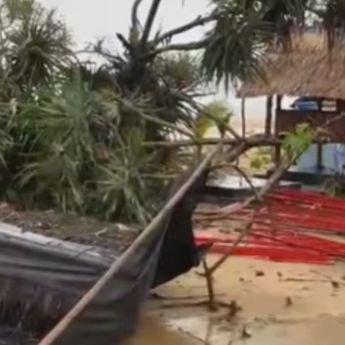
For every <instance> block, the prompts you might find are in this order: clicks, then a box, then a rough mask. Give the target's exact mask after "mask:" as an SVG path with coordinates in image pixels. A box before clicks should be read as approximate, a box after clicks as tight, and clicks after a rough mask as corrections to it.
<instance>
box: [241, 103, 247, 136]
mask: <svg viewBox="0 0 345 345" xmlns="http://www.w3.org/2000/svg"><path fill="white" fill-rule="evenodd" d="M241 117H242V137H243V138H245V137H246V132H247V124H246V99H245V97H242V102H241Z"/></svg>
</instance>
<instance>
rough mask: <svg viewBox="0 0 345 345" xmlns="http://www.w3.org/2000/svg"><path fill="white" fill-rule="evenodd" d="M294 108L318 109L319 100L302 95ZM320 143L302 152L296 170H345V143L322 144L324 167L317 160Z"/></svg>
mask: <svg viewBox="0 0 345 345" xmlns="http://www.w3.org/2000/svg"><path fill="white" fill-rule="evenodd" d="M292 108H294V109H296V110H299V111H310V110H317V109H318V101H317V99H316V98H312V97H301V98H299V99H297V100H296V101H295V102H294V103H293V104H292ZM317 150H318V145H316V144H314V145H311V147H310V148H309V149H308V150H307V151H306V152H304V153H303V154H302V156H301V157H300V158H299V160H298V161H297V164H296V165H297V166H296V168H295V169H294V170H297V171H303V170H306V169H311V168H314V169H320V168H322V169H325V170H332V171H334V172H338V173H340V172H344V171H345V145H344V144H338V143H336V144H325V145H322V147H321V150H322V167H318V162H317V155H318V153H317Z"/></svg>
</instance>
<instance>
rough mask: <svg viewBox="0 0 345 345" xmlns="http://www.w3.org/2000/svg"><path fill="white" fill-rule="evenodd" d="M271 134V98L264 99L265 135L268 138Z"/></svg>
mask: <svg viewBox="0 0 345 345" xmlns="http://www.w3.org/2000/svg"><path fill="white" fill-rule="evenodd" d="M271 132H272V96H268V97H267V99H266V120H265V135H266V136H267V137H269V136H270V135H271Z"/></svg>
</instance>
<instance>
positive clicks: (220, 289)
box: [130, 257, 345, 345]
mask: <svg viewBox="0 0 345 345" xmlns="http://www.w3.org/2000/svg"><path fill="white" fill-rule="evenodd" d="M214 259H215V257H212V258H211V259H210V261H214ZM215 287H216V291H217V293H218V300H220V301H222V302H225V303H230V302H231V301H236V303H237V304H238V305H239V306H241V308H242V311H240V312H239V313H238V314H237V315H236V316H235V317H232V316H230V312H229V309H228V308H221V309H220V310H219V311H218V312H216V313H210V312H208V311H207V309H206V307H204V306H200V305H198V304H199V302H201V301H204V300H205V298H204V297H200V296H205V294H206V289H205V283H204V279H203V278H201V277H199V276H197V275H196V274H195V272H191V273H189V274H187V275H185V276H183V277H180V278H179V279H177V280H175V281H174V282H172V283H170V284H168V285H166V286H164V287H162V288H160V289H159V290H158V291H157V292H158V293H159V294H160V295H161V296H164V297H166V299H164V300H157V301H150V302H149V303H148V305H147V307H146V310H145V315H144V316H143V318H142V322H141V325H140V327H139V329H138V333H137V335H136V336H135V337H134V338H133V339H131V341H130V345H149V344H166V345H178V344H181V345H193V344H209V345H230V344H232V345H243V344H245V345H291V344H294V345H343V344H345V340H344V339H345V264H344V263H337V264H335V265H333V266H315V265H312V266H311V265H301V264H285V263H273V262H268V261H263V260H254V259H248V258H240V257H233V258H231V259H230V260H228V262H227V263H226V264H225V265H224V266H223V267H222V269H220V270H219V271H218V272H217V274H216V276H215ZM198 296H199V297H198Z"/></svg>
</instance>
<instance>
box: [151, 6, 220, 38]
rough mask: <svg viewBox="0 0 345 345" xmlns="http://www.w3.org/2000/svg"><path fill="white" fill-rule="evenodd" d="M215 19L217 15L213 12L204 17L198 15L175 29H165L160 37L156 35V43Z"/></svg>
mask: <svg viewBox="0 0 345 345" xmlns="http://www.w3.org/2000/svg"><path fill="white" fill-rule="evenodd" d="M216 19H217V15H216V14H215V13H213V14H210V15H209V16H206V17H201V16H199V17H198V18H196V19H194V20H193V21H191V22H189V23H187V24H185V25H182V26H180V27H178V28H176V29H172V30H170V31H167V32H165V33H163V34H162V35H161V36H160V37H158V39H157V40H156V42H157V43H161V42H164V41H166V40H169V39H170V38H171V37H173V36H176V35H179V34H182V33H184V32H186V31H189V30H191V29H194V28H195V27H197V26H202V25H205V24H207V23H209V22H212V21H214V20H216Z"/></svg>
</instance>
